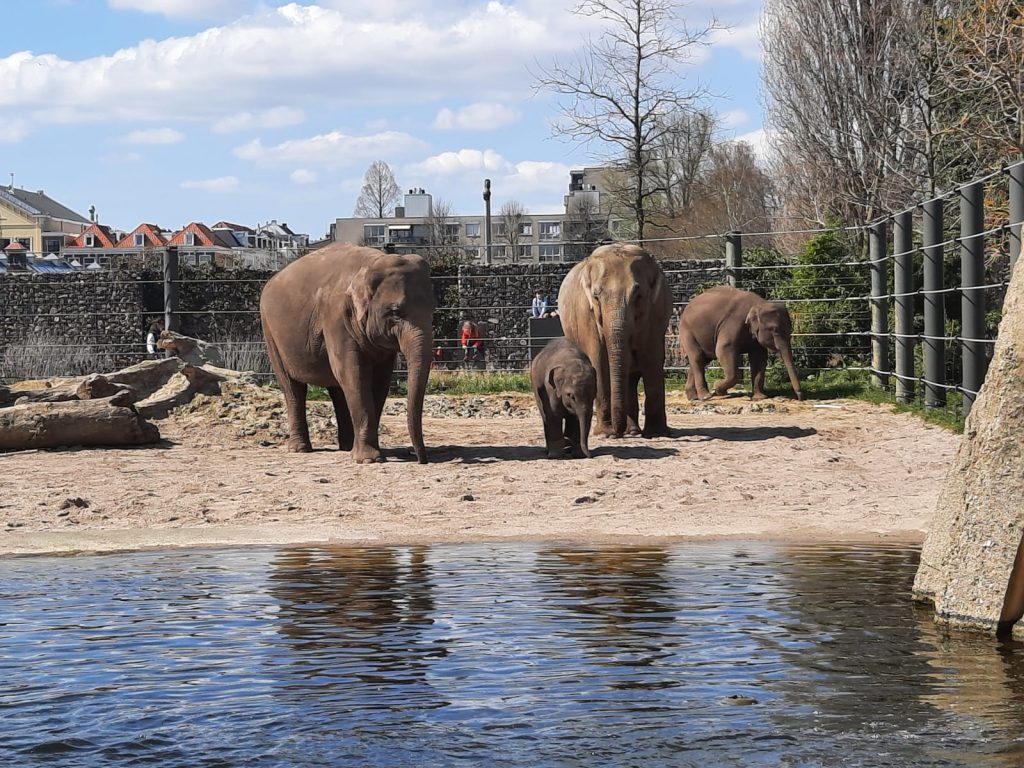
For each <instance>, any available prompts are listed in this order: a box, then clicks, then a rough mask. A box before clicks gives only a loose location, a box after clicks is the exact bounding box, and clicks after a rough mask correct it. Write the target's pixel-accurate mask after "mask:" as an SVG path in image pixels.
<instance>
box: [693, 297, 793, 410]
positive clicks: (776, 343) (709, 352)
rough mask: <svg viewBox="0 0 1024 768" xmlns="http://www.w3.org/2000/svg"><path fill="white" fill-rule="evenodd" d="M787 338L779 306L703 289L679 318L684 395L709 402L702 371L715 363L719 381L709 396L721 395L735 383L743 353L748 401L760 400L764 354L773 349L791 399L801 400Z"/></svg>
mask: <svg viewBox="0 0 1024 768" xmlns="http://www.w3.org/2000/svg"><path fill="white" fill-rule="evenodd" d="M792 334H793V321H792V319H791V318H790V316H789V310H787V309H786V305H785V304H783V303H781V302H778V301H767V300H765V299H763V298H761V297H760V296H758V295H757V294H756V293H751V292H750V291H741V290H739V289H738V288H733V287H731V286H728V285H719V286H716V287H714V288H709V289H708V290H706V291H704V292H703V293H701V294H700V295H698V296H695V297H694V298H693V300H692V301H691V302H690V303H689V304H687V305H686V309H684V310H683V314H682V315H681V316H680V318H679V348H680V350H681V351H682V353H683V354H684V355H686V357H687V359H688V360H689V361H690V370H689V373H688V374H687V376H686V396H687V397H688V398H690V399H691V400H696V399H697V398H698V397H699V398H700V399H702V400H706V399H707V398H709V397H711V393H710V392H709V391H708V384H707V380H706V379H705V378H704V368H705V366H707V364H708V363H709V362H710V361H711V360H714V359H716V358H717V360H718V362H719V363H720V364H721V366H722V372H723V373H724V374H725V378H723V379H721V380H720V381H718V382H716V383H715V394H718V395H724V394H725V393H726V392H727V391H728V390H729V387H732V386H734V385H735V384H736V383H737V382H738V381H739V378H740V363H741V358H742V356H743V355H744V354H745V355H747V357H748V359H749V360H750V378H751V384H752V387H751V388H752V390H753V395H752V396H753V399H754V400H761V399H763V398H764V397H766V395H765V393H764V375H765V371H766V370H767V368H768V351H769V350H773V351H776V352H778V353H779V357H781V358H782V362H783V363H785V365H786V370H787V371H788V372H789V380H790V383H791V384H792V385H793V392H794V393H795V394H796V397H797V399H798V400H803V393H802V392H801V391H800V380H799V379H798V378H797V375H796V368H795V367H794V366H793V351H792V347H791V345H790V337H791V336H792Z"/></svg>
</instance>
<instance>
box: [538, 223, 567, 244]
mask: <svg viewBox="0 0 1024 768" xmlns="http://www.w3.org/2000/svg"><path fill="white" fill-rule="evenodd" d="M561 236H562V224H561V222H558V221H542V222H540V239H541V240H557V239H558V238H560V237H561Z"/></svg>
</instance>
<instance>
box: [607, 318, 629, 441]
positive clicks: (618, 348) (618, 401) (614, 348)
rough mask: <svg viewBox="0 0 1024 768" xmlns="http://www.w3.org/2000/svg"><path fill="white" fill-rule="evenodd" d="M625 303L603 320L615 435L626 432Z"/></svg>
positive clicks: (626, 329) (626, 365)
mask: <svg viewBox="0 0 1024 768" xmlns="http://www.w3.org/2000/svg"><path fill="white" fill-rule="evenodd" d="M627 332H628V327H627V323H626V304H625V301H623V303H622V305H621V306H619V307H618V308H617V309H616V311H615V312H614V314H611V315H610V317H609V318H608V320H606V321H605V328H604V334H605V343H606V344H607V345H608V380H609V382H608V388H609V390H610V391H609V393H608V399H609V407H610V410H611V427H612V433H613V434H614V435H615V437H622V436H623V435H624V434H625V433H626V385H627V384H628V382H629V354H628V348H629V345H628V339H627V338H626V334H627Z"/></svg>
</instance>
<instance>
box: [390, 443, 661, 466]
mask: <svg viewBox="0 0 1024 768" xmlns="http://www.w3.org/2000/svg"><path fill="white" fill-rule="evenodd" d="M590 452H591V454H592V455H593V456H594V457H597V456H617V457H618V458H620V459H664V458H666V457H668V456H675V455H676V454H677V453H679V451H678V450H677V449H675V448H661V447H659V448H654V447H650V446H646V445H602V446H600V447H596V448H595V447H592V448H591V449H590ZM427 453H428V454H429V456H430V462H431V463H434V462H448V461H459V462H462V463H463V464H490V463H492V462H496V461H538V460H540V461H547V460H548V459H547V451H546V450H545V448H544V447H543V446H540V445H472V446H462V445H437V446H427ZM388 456H389V458H391V457H394V458H404V457H403V456H402V455H401V454H400V453H392V452H389V453H388ZM565 461H570V459H565ZM576 461H586V459H576Z"/></svg>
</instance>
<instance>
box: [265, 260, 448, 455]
mask: <svg viewBox="0 0 1024 768" xmlns="http://www.w3.org/2000/svg"><path fill="white" fill-rule="evenodd" d="M433 313H434V291H433V288H432V286H431V283H430V274H429V271H428V269H427V265H426V262H424V261H423V259H421V258H420V257H419V256H415V255H409V256H399V255H395V254H387V253H382V252H381V251H378V250H375V249H373V248H361V247H357V246H353V245H346V244H344V243H337V244H334V245H329V246H327V247H326V248H321V249H320V250H318V251H314V252H313V253H310V254H309V255H307V256H303V257H302V258H301V259H299V260H297V261H294V262H292V263H291V264H289V265H288V266H287V267H285V268H284V269H282V270H281V271H280V272H278V273H277V274H276V275H274V276H273V277H272V278H270V280H269V281H267V284H266V285H265V286H264V288H263V293H262V295H261V296H260V318H261V320H262V322H263V336H264V339H265V340H266V343H267V351H268V352H269V354H270V364H271V366H272V367H273V369H274V374H275V375H276V376H277V380H278V382H279V384H280V385H281V390H282V392H284V400H285V404H286V406H287V408H288V432H289V436H288V449H289V450H291V451H299V452H306V451H310V450H312V447H311V445H310V442H309V425H308V424H307V422H306V390H307V385H309V384H317V385H319V386H322V387H326V388H327V391H328V392H329V393H330V396H331V401H332V402H333V403H334V412H335V415H336V417H337V420H338V445H339V446H340V447H341V449H342V450H345V451H347V450H351V451H352V456H353V458H354V459H355V460H356V461H357V462H358V463H360V464H363V463H368V462H375V461H382V458H381V453H380V444H379V441H378V440H379V438H378V434H377V433H378V429H379V426H380V415H381V411H383V409H384V401H385V400H386V399H387V395H388V388H389V386H390V384H391V374H392V372H393V371H394V367H395V358H396V356H397V354H398V352H399V351H401V352H402V354H403V355H404V356H405V359H406V360H407V361H408V364H409V378H408V392H409V396H408V408H407V412H408V427H409V437H410V438H411V439H412V444H413V449H414V450H415V451H416V458H417V459H419V462H420V463H421V464H424V463H426V461H427V452H426V448H425V447H424V445H423V395H424V393H425V391H426V386H427V375H428V373H429V371H430V360H431V348H432V346H433V331H432V326H431V323H432V320H433Z"/></svg>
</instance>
